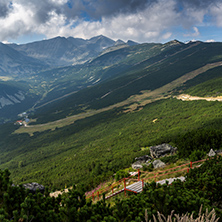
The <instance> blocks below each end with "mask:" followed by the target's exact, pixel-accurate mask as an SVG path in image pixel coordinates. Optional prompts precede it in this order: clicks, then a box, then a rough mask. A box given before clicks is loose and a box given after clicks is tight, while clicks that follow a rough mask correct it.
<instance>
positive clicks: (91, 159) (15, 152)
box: [0, 36, 222, 189]
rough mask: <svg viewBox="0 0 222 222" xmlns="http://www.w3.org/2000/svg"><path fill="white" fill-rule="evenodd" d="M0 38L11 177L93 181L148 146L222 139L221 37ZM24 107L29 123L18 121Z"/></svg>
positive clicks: (0, 100) (189, 152) (4, 155)
mask: <svg viewBox="0 0 222 222" xmlns="http://www.w3.org/2000/svg"><path fill="white" fill-rule="evenodd" d="M1 47H2V49H1V52H0V54H1V56H2V58H5V60H4V59H3V60H2V61H1V67H5V68H4V70H8V73H3V71H2V73H1V75H0V79H1V81H0V118H1V119H0V120H1V123H4V124H1V125H0V151H1V152H0V168H1V169H5V168H7V169H10V171H11V173H12V178H13V180H14V181H15V182H16V183H23V182H33V181H36V182H39V183H41V184H44V185H48V186H49V187H50V189H53V187H54V188H64V187H65V185H68V186H71V185H73V184H80V183H84V184H88V185H89V187H94V186H95V185H97V184H98V183H99V182H101V181H104V180H105V179H107V178H108V177H110V176H112V175H113V174H114V173H115V172H117V171H118V170H120V169H123V168H124V167H129V166H130V164H131V163H132V162H133V161H134V158H135V157H137V156H141V155H147V150H148V147H150V146H153V145H158V144H161V143H170V144H171V145H173V146H175V147H178V151H179V155H180V157H183V158H197V159H198V158H203V155H204V154H206V152H209V150H210V148H213V149H216V150H217V149H220V147H221V145H220V144H221V138H222V137H221V129H222V128H221V126H222V124H221V123H222V122H221V120H222V118H221V116H222V114H221V110H222V109H221V102H219V101H217V99H218V98H221V96H222V91H221V85H222V43H220V42H214V43H204V42H199V41H196V42H189V43H186V44H185V43H182V42H179V41H177V40H172V41H170V42H167V43H165V44H162V43H143V44H138V43H135V42H132V41H128V42H126V43H124V42H123V41H121V40H118V41H113V40H110V39H108V38H106V37H104V36H98V37H94V38H92V39H90V40H83V39H75V38H72V37H70V38H62V37H57V38H54V39H49V40H44V41H40V42H34V43H29V44H25V45H13V44H12V45H11V44H10V45H5V44H1ZM80 51H81V52H82V54H81V53H80ZM75 55H76V57H75ZM10 59H11V60H10ZM3 61H8V62H7V63H3ZM2 70H3V69H2ZM9 70H11V71H9ZM12 70H14V72H13V71H12ZM181 94H182V95H181ZM183 94H187V95H190V96H193V97H194V96H196V97H198V98H200V99H201V101H195V100H194V101H181V100H180V99H179V98H189V96H184V95H183ZM209 97H212V98H213V99H212V100H211V102H208V101H205V100H204V99H206V98H209ZM24 112H25V114H24V115H23V116H25V118H26V119H25V120H27V116H28V119H29V120H30V121H29V123H28V124H27V123H26V122H25V123H24V125H23V126H20V124H18V125H19V126H18V125H14V124H13V123H15V122H16V120H24V118H23V117H22V115H20V116H18V114H21V113H24ZM19 123H20V122H19ZM193 147H195V149H194V148H193ZM89 187H88V188H89Z"/></svg>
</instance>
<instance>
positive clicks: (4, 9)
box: [0, 0, 10, 18]
mask: <svg viewBox="0 0 222 222" xmlns="http://www.w3.org/2000/svg"><path fill="white" fill-rule="evenodd" d="M9 12H10V3H8V1H7V0H1V1H0V18H5V17H6V16H7V15H8V13H9Z"/></svg>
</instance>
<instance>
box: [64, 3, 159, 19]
mask: <svg viewBox="0 0 222 222" xmlns="http://www.w3.org/2000/svg"><path fill="white" fill-rule="evenodd" d="M152 2H156V0H106V1H104V0H82V1H81V0H70V1H69V6H71V7H70V8H67V9H68V10H67V12H68V11H69V12H68V14H69V16H85V15H88V16H89V17H90V18H92V19H100V18H101V17H103V16H105V17H108V16H112V15H117V14H120V13H135V12H137V11H138V10H142V9H144V8H145V7H147V6H148V5H149V4H150V3H152ZM70 12H72V14H71V13H70Z"/></svg>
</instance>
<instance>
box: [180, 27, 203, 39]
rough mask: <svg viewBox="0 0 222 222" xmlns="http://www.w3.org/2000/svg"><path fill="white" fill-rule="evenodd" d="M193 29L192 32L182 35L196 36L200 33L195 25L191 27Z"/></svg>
mask: <svg viewBox="0 0 222 222" xmlns="http://www.w3.org/2000/svg"><path fill="white" fill-rule="evenodd" d="M193 31H194V32H192V33H188V34H184V36H186V37H197V36H199V35H200V32H199V30H198V28H197V27H193Z"/></svg>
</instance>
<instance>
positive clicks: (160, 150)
mask: <svg viewBox="0 0 222 222" xmlns="http://www.w3.org/2000/svg"><path fill="white" fill-rule="evenodd" d="M176 151H177V148H176V147H172V146H171V145H169V144H167V143H163V144H160V145H157V146H151V147H150V155H151V157H152V158H160V157H163V156H165V155H167V154H174V153H175V152H176Z"/></svg>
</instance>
